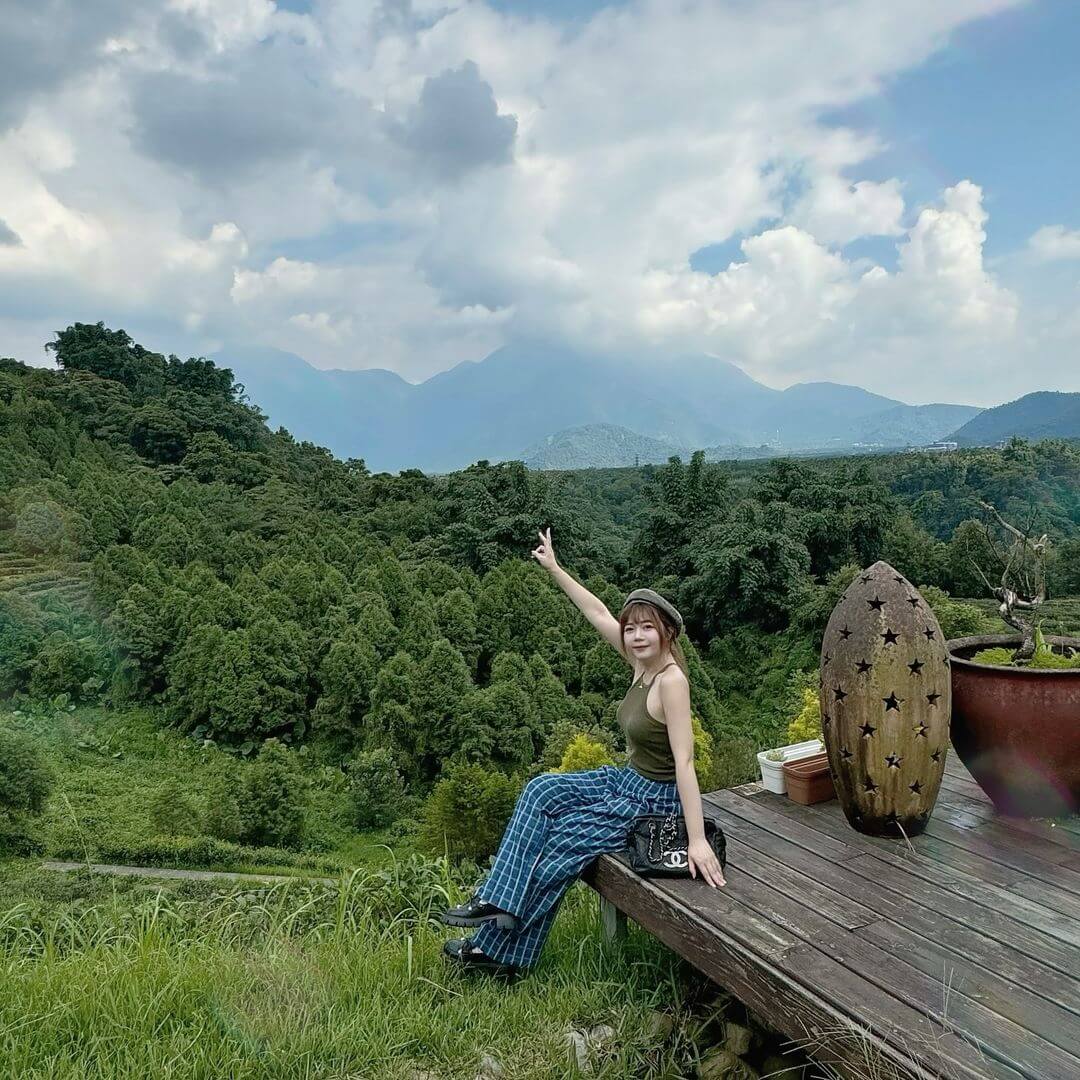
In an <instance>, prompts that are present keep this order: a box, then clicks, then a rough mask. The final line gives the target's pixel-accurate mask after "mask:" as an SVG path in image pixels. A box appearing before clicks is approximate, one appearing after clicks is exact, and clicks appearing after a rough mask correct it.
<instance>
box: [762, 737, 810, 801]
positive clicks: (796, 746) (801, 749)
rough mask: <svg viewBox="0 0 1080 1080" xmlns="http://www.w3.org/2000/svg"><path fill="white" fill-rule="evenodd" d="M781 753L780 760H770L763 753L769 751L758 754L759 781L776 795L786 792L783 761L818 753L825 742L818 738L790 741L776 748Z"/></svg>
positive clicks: (765, 752)
mask: <svg viewBox="0 0 1080 1080" xmlns="http://www.w3.org/2000/svg"><path fill="white" fill-rule="evenodd" d="M776 749H777V750H779V751H780V753H781V754H782V755H783V757H782V759H781V760H780V761H770V760H769V759H768V758H767V757H766V756H765V755H766V754H769V753H771V751H769V750H762V751H761V753H760V754H758V756H757V759H758V766H759V767H760V769H761V783H762V786H763V787H764V788H765V790H766V791H774V792H776V794H777V795H785V794H787V778H786V777H785V776H784V762H785V761H796V760H798V759H799V758H804V757H809V756H810V755H811V754H820V753H821V751H822V750H824V749H825V744H824V743H823V742H822V741H821V740H820V739H808V740H807V741H806V742H801V743H790V744H789V745H788V746H778V747H777V748H776Z"/></svg>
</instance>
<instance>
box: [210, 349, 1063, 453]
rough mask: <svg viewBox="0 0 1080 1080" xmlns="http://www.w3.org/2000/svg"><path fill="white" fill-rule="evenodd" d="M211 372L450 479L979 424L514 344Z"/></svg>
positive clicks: (879, 444) (924, 438)
mask: <svg viewBox="0 0 1080 1080" xmlns="http://www.w3.org/2000/svg"><path fill="white" fill-rule="evenodd" d="M214 360H215V361H216V362H217V363H218V364H220V365H223V366H226V367H229V368H231V369H232V370H233V373H234V375H235V377H236V379H237V381H238V382H240V383H242V384H243V385H244V387H245V390H246V393H247V396H248V398H249V399H250V400H251V401H253V402H254V403H256V404H257V405H259V407H260V408H262V410H263V411H264V412H265V413H267V415H268V416H269V418H270V422H271V424H272V425H281V426H283V427H286V428H288V430H289V431H291V432H292V433H293V435H294V436H296V437H297V438H298V439H305V440H310V441H312V442H315V443H317V444H319V445H321V446H326V447H328V448H329V449H330V450H332V451H333V452H334V453H335V454H336V455H337V456H339V457H342V458H350V457H354V458H363V459H364V461H365V463H366V465H367V467H368V468H369V469H370V470H371V471H373V472H382V471H390V472H394V471H399V470H401V469H406V468H418V469H422V470H423V471H425V472H428V473H439V472H449V471H453V470H455V469H460V468H464V467H465V466H467V465H469V464H471V463H472V462H474V461H478V460H480V459H487V460H489V461H493V462H494V461H503V460H507V459H511V458H516V459H521V460H525V461H526V462H527V463H528V464H531V465H533V466H534V467H537V468H581V467H586V466H589V465H601V464H605V465H612V464H623V465H632V464H633V463H634V459H635V456H636V457H637V458H638V460H639V461H641V462H642V463H643V462H645V461H647V460H650V461H651V460H666V458H667V457H668V456H670V455H671V454H674V453H680V454H682V455H684V456H685V455H686V454H687V453H688V452H689V451H690V450H691V449H695V448H703V449H705V450H706V456H707V457H709V458H712V457H718V456H719V457H743V456H767V455H774V454H777V453H784V452H788V451H800V450H804V451H809V450H817V451H833V452H844V451H858V450H860V449H863V450H865V449H878V448H881V449H885V448H890V447H895V448H902V447H904V446H908V445H923V444H926V443H931V442H934V441H935V440H938V439H941V438H943V437H946V436H948V435H950V434H951V433H952V432H954V431H957V430H958V429H960V430H964V429H965V428H966V427H967V426H968V425H969V424H970V423H971V422H972V421H973V420H977V419H978V418H979V414H980V413H981V412H982V410H980V409H978V408H976V407H974V406H970V405H949V404H934V405H906V404H904V403H903V402H900V401H896V400H894V399H892V398H887V397H883V396H881V395H879V394H873V393H870V392H869V391H866V390H863V389H861V388H859V387H857V386H847V385H843V384H839V383H828V382H812V383H798V384H796V385H794V386H790V387H788V388H787V389H786V390H775V389H772V388H771V387H767V386H764V385H763V384H761V383H759V382H756V381H755V380H754V379H752V378H751V377H750V376H749V375H747V374H746V373H745V372H744V371H742V370H741V369H740V368H739V367H737V366H736V365H735V364H732V363H729V362H727V361H724V360H719V359H717V358H715V357H709V356H695V355H680V356H675V357H672V358H670V359H666V360H665V361H664V362H663V364H662V365H658V364H653V365H651V366H650V365H647V364H644V363H641V362H635V361H629V360H624V359H616V358H613V357H610V356H607V355H601V354H586V353H580V352H574V351H571V350H568V349H566V348H563V347H557V346H541V345H531V346H530V345H513V346H505V347H503V348H501V349H497V350H496V351H495V352H493V353H491V354H490V355H489V356H487V357H485V358H484V359H483V360H480V361H468V360H467V361H463V362H462V363H460V364H458V365H457V366H455V367H453V368H450V369H449V370H447V371H442V372H439V373H438V374H437V375H433V376H432V377H431V378H429V379H426V380H425V381H424V382H421V383H415V384H414V383H409V382H407V381H406V380H405V379H403V378H402V377H401V376H400V375H398V374H397V373H396V372H393V371H388V370H386V369H383V368H369V369H364V370H340V369H332V370H321V369H318V368H314V367H312V366H311V365H309V364H307V363H306V362H305V361H304V360H303V359H301V358H300V357H299V356H296V355H295V354H293V353H287V352H282V351H280V350H277V349H271V348H259V347H249V348H234V349H227V350H223V351H221V352H219V353H218V354H217V355H215V356H214ZM1052 396H1056V397H1070V396H1071V397H1076V398H1080V395H1052ZM1025 400H1026V399H1025ZM992 411H993V412H996V411H997V410H992ZM1006 425H1007V421H1006ZM1076 433H1077V434H1080V430H1078V431H1077V432H1076ZM973 437H977V432H976V435H975V436H973ZM661 455H662V456H661Z"/></svg>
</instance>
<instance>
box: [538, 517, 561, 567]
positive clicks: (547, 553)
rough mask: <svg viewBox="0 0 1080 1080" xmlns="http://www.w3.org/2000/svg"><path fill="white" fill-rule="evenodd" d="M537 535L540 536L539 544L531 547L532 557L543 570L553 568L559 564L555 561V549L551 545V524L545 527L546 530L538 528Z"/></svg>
mask: <svg viewBox="0 0 1080 1080" xmlns="http://www.w3.org/2000/svg"><path fill="white" fill-rule="evenodd" d="M537 535H538V536H539V537H540V546H539V547H535V548H533V558H534V559H536V561H537V562H538V563H539V564H540V565H541V566H542V567H543V568H544V569H545V570H554V569H555V567H556V566H558V565H559V564H558V563H557V562H556V561H555V549H554V547H552V545H551V526H550V525H549V526H548V527H547V530H546V532H540V530H539V529H538V530H537Z"/></svg>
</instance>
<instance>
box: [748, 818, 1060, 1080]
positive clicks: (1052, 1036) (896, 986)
mask: <svg viewBox="0 0 1080 1080" xmlns="http://www.w3.org/2000/svg"><path fill="white" fill-rule="evenodd" d="M729 852H730V853H731V866H732V876H731V877H729V885H730V887H731V888H733V889H734V891H735V895H737V896H738V897H739V899H740V900H742V901H743V902H745V903H747V904H749V905H751V906H752V907H754V909H755V910H756V911H758V912H759V913H760V914H763V915H766V916H768V917H769V918H772V919H774V920H776V921H778V922H780V923H781V925H783V926H785V927H786V928H787V929H789V930H791V931H792V933H795V934H798V935H799V936H801V937H805V938H806V940H808V941H812V942H814V943H815V944H817V945H818V947H822V946H823V945H824V944H825V943H830V950H831V951H832V955H833V956H834V957H835V958H836V959H838V960H840V962H841V963H843V964H844V965H845V966H846V967H851V968H852V970H854V971H856V972H858V973H860V974H862V975H864V976H865V977H866V978H868V979H870V980H871V981H872V982H874V983H876V984H877V985H878V986H880V987H881V988H882V989H884V990H887V991H888V992H890V993H892V994H893V995H894V996H896V997H900V998H902V999H903V1000H904V1001H906V1002H907V1003H908V1004H909V1005H911V1006H912V1007H913V1008H915V1009H918V1010H919V1011H921V1012H924V1013H926V1015H928V1016H930V1017H931V1018H932V1019H935V1020H938V1021H939V1022H941V1023H942V1024H947V1023H948V1022H949V1021H950V1020H951V1022H952V1024H953V1026H954V1029H956V1030H957V1031H958V1033H959V1034H961V1036H962V1037H964V1038H966V1039H968V1040H969V1041H972V1042H973V1043H974V1044H975V1045H976V1046H982V1048H983V1049H984V1050H985V1051H986V1052H987V1053H989V1054H992V1055H994V1056H996V1057H998V1058H1000V1059H1002V1060H1005V1061H1007V1062H1008V1063H1009V1064H1011V1065H1012V1066H1013V1067H1014V1068H1016V1069H1017V1070H1019V1071H1021V1072H1023V1073H1024V1074H1025V1075H1031V1076H1032V1077H1033V1080H1048V1078H1049V1076H1051V1075H1060V1076H1062V1077H1063V1078H1068V1080H1075V1078H1076V1077H1077V1076H1080V1023H1078V1022H1077V1018H1076V1016H1074V1015H1072V1014H1071V1013H1069V1012H1067V1011H1066V1010H1064V1009H1062V1008H1060V1007H1058V1006H1056V1005H1053V1004H1052V1003H1050V1002H1047V1001H1045V1000H1044V999H1042V998H1039V997H1037V996H1035V995H1034V994H1030V993H1028V992H1027V991H1025V990H1023V989H1021V988H1019V987H1016V986H1014V985H1012V984H1011V983H1008V982H1006V981H1005V980H1004V979H999V978H997V977H996V976H993V975H992V973H990V972H986V971H984V970H982V969H979V968H976V967H975V965H973V964H971V963H970V961H968V960H966V958H965V957H964V956H963V955H962V954H956V953H951V952H949V951H948V950H945V949H942V948H941V947H939V946H937V945H936V944H935V943H934V942H933V941H932V940H930V939H927V938H926V937H925V935H922V934H919V933H916V932H915V931H913V930H912V929H910V928H908V927H903V926H898V925H897V924H895V923H891V922H889V921H888V920H886V919H882V918H880V917H878V916H877V915H876V913H875V912H874V911H872V910H871V909H870V908H868V907H862V915H861V918H860V921H859V922H858V924H857V926H856V927H855V929H856V930H857V931H858V934H857V938H858V939H863V940H862V942H861V943H860V942H859V941H858V940H857V939H856V938H855V936H854V935H852V934H851V933H850V932H849V930H848V924H849V922H850V921H851V919H850V914H845V916H844V917H843V918H837V916H836V908H837V907H838V906H841V905H842V906H844V907H847V908H850V907H851V906H852V901H851V900H849V899H848V898H847V897H845V896H844V894H843V893H839V892H833V891H832V890H829V889H827V888H825V887H824V886H822V885H821V884H820V882H818V881H816V880H815V879H814V878H813V877H811V876H810V875H809V874H808V873H803V872H799V871H796V870H793V869H792V867H791V866H789V865H785V864H783V863H781V862H780V861H779V860H777V859H775V858H768V857H763V856H760V855H758V854H757V852H756V850H755V849H754V848H753V847H751V846H749V845H747V844H744V843H743V842H742V841H741V840H735V839H733V838H732V837H729ZM736 867H737V868H738V869H736ZM748 879H749V880H748ZM821 901H824V903H822V902H821ZM859 906H860V907H861V905H859ZM882 926H884V927H885V929H884V931H882V929H881V927H882ZM878 942H881V944H882V945H883V946H884V947H881V946H879V944H878ZM958 967H959V973H960V976H961V978H960V982H959V983H956V981H955V975H956V972H957V968H958ZM943 976H945V983H943V981H942V979H943ZM984 976H986V978H985V979H984ZM946 984H952V985H951V987H950V989H951V993H943V992H944V991H945V990H946ZM943 998H944V999H945V1000H942V999H943ZM1025 1045H1027V1046H1030V1047H1031V1049H1032V1051H1033V1052H1031V1053H1029V1052H1027V1051H1024V1052H1023V1053H1019V1052H1018V1051H1017V1050H1016V1047H1020V1046H1025ZM1036 1058H1037V1060H1036ZM1031 1070H1034V1072H1032V1071H1031Z"/></svg>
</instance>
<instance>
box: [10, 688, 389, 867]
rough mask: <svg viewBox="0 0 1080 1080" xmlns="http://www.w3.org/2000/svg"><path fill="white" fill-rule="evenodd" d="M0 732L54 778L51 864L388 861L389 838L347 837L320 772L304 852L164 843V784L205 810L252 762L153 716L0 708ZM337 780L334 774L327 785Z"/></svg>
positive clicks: (47, 850) (334, 795)
mask: <svg viewBox="0 0 1080 1080" xmlns="http://www.w3.org/2000/svg"><path fill="white" fill-rule="evenodd" d="M0 726H3V727H8V728H14V729H17V730H20V731H23V732H25V733H28V734H30V735H31V736H33V737H34V739H35V740H36V741H37V742H38V743H39V744H40V745H41V746H42V748H43V749H44V751H45V753H46V756H47V758H48V761H49V764H50V766H51V768H52V770H53V773H54V775H55V777H56V784H55V787H54V789H53V793H52V796H51V798H50V800H49V806H48V809H47V812H46V813H45V815H44V817H43V819H42V822H41V835H42V839H43V842H44V854H46V855H49V856H52V857H55V858H61V859H75V860H79V861H82V860H85V859H87V858H88V859H89V860H90V861H94V862H121V863H131V862H134V863H138V864H140V865H154V866H174V867H178V868H190V869H200V868H213V869H223V870H234V871H245V870H248V871H252V870H255V871H258V872H265V873H275V874H277V873H280V874H290V873H297V872H300V871H303V870H304V869H305V868H306V869H307V870H308V871H309V872H320V873H327V872H329V873H330V874H331V875H333V874H336V873H337V872H338V870H339V869H340V868H341V867H342V866H348V865H355V864H356V863H357V862H359V861H361V860H362V859H366V857H367V856H371V858H372V859H373V860H374V861H376V862H380V863H385V862H386V860H387V857H388V856H387V853H386V852H385V851H383V850H382V849H380V848H379V847H378V846H377V845H378V844H379V843H382V842H383V841H384V834H382V833H379V834H375V835H373V836H372V837H370V838H365V837H361V836H358V835H357V833H356V832H355V830H353V829H351V828H349V826H348V822H347V820H346V818H345V810H346V804H345V801H344V799H343V797H342V794H341V791H340V790H339V789H337V788H335V787H334V785H333V783H330V782H328V781H327V778H326V774H324V773H317V774H315V773H313V776H312V780H313V782H312V784H311V789H310V793H309V810H308V834H307V836H306V839H305V843H304V844H303V846H302V850H300V851H297V852H279V851H277V850H276V849H262V848H244V847H237V846H236V845H228V844H218V845H217V847H218V849H220V850H218V851H217V852H215V853H214V855H213V857H210V858H207V857H206V856H205V854H204V853H200V851H199V850H198V846H197V845H196V846H195V847H194V849H193V853H192V854H189V853H188V852H187V850H186V846H189V845H191V844H193V843H194V841H184V840H182V839H175V838H169V837H165V838H163V839H162V838H159V837H158V836H157V834H156V830H155V828H154V824H153V820H152V813H151V809H152V805H153V801H154V798H155V795H156V794H157V792H158V791H159V789H160V788H161V787H162V786H163V785H165V784H166V783H168V782H170V781H174V780H175V778H177V777H180V778H182V779H183V787H184V791H185V793H186V794H188V795H190V797H191V799H192V800H193V802H194V804H195V805H196V806H199V805H204V804H205V803H206V801H207V800H208V799H210V798H212V791H213V784H214V782H215V780H216V779H220V777H221V776H222V775H224V776H225V777H227V778H232V781H235V780H236V779H237V778H238V777H239V775H240V771H241V770H242V769H244V768H245V767H246V762H244V761H241V760H238V759H237V758H236V757H234V756H233V755H230V754H227V753H225V752H224V751H223V750H220V749H218V748H216V747H213V746H210V747H203V746H202V745H200V744H199V743H197V742H196V741H194V740H192V739H190V738H188V737H186V736H183V735H181V734H179V733H178V732H176V731H174V730H170V729H169V728H167V727H165V726H164V723H163V720H162V717H161V715H160V713H158V712H156V711H155V710H153V709H128V710H108V709H103V708H79V709H74V710H71V711H68V709H66V708H63V709H57V708H52V707H49V706H46V705H38V706H36V707H33V708H31V707H26V708H24V709H21V710H11V709H8V710H6V711H5V710H2V709H0ZM312 769H313V770H317V769H318V766H316V765H314V764H313V765H312ZM331 771H332V772H335V771H334V770H331ZM338 777H339V774H336V772H335V776H334V777H331V778H330V779H331V780H333V779H335V778H338ZM396 846H398V847H399V848H400V846H401V845H396Z"/></svg>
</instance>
